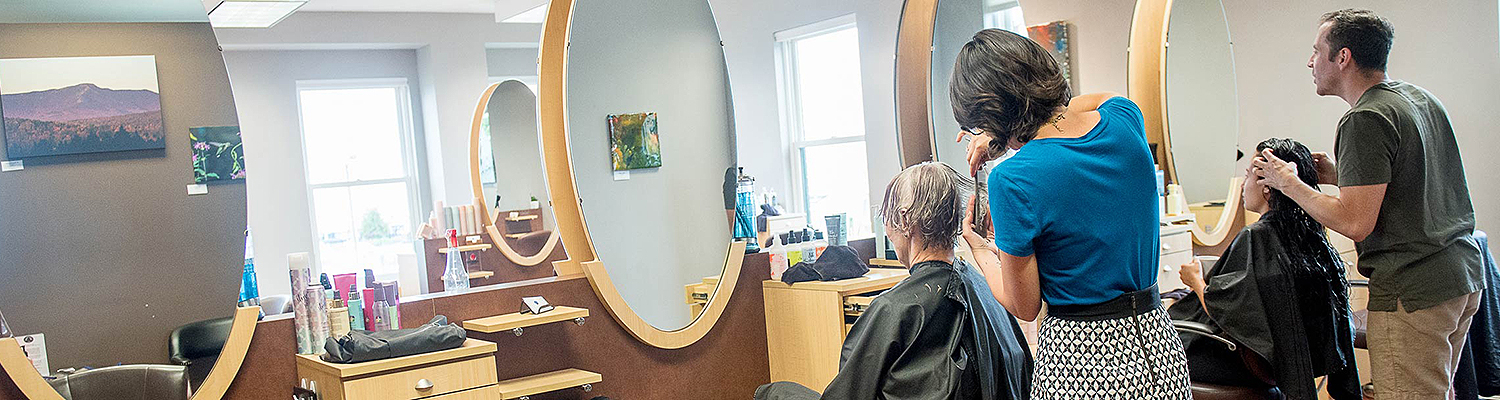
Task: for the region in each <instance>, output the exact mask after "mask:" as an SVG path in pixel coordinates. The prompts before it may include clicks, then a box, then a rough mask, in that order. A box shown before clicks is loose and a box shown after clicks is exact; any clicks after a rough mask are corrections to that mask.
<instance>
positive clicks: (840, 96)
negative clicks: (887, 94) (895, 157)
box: [776, 15, 874, 237]
mask: <svg viewBox="0 0 1500 400" xmlns="http://www.w3.org/2000/svg"><path fill="white" fill-rule="evenodd" d="M854 22H855V21H854V16H853V15H849V16H845V17H840V18H834V19H832V20H828V21H823V22H819V23H816V24H812V25H808V26H804V27H801V28H795V29H791V30H787V31H782V32H777V33H776V46H777V51H776V53H777V64H778V67H779V70H778V78H779V80H780V86H779V93H780V96H781V110H782V112H781V115H782V131H783V132H784V133H785V134H786V136H787V138H788V141H789V142H790V143H791V146H790V147H789V150H790V153H791V154H790V157H789V160H790V164H791V165H789V168H788V170H789V171H790V172H791V177H792V179H791V182H793V196H792V198H793V199H799V200H800V204H797V210H798V211H801V212H803V213H804V214H806V215H807V217H808V222H809V224H810V225H812V226H823V217H824V216H826V215H833V214H839V213H845V214H847V215H848V221H849V236H850V237H868V236H870V235H872V234H874V231H873V230H872V229H871V226H870V225H871V221H870V211H871V209H870V179H869V168H868V166H867V164H866V162H867V158H866V157H865V116H864V97H863V96H862V94H861V84H860V82H861V81H860V71H859V30H858V29H857V28H855V25H854Z"/></svg>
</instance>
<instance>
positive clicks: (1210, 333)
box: [1172, 320, 1284, 400]
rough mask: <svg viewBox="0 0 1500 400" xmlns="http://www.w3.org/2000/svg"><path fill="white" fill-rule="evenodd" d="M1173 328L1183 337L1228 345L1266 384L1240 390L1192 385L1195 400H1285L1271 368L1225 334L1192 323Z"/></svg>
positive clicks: (1208, 384)
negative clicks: (1272, 376)
mask: <svg viewBox="0 0 1500 400" xmlns="http://www.w3.org/2000/svg"><path fill="white" fill-rule="evenodd" d="M1172 328H1174V329H1176V330H1177V332H1179V333H1189V334H1194V335H1200V336H1203V337H1206V338H1209V339H1213V340H1214V341H1217V342H1219V343H1222V344H1224V347H1225V348H1227V349H1229V351H1232V352H1235V353H1238V354H1239V355H1240V356H1241V357H1242V358H1244V360H1245V366H1246V367H1248V368H1249V369H1250V371H1251V372H1252V373H1254V374H1255V378H1256V379H1258V380H1260V381H1261V382H1265V385H1264V386H1260V387H1240V386H1226V385H1216V384H1212V383H1204V382H1191V383H1190V388H1191V389H1192V392H1193V399H1194V400H1221V399H1222V400H1256V399H1282V398H1284V396H1282V394H1281V391H1280V390H1278V389H1276V380H1275V379H1273V378H1271V376H1270V372H1269V366H1268V364H1267V363H1266V362H1265V360H1264V359H1261V358H1260V356H1258V355H1256V354H1255V353H1252V352H1250V351H1247V350H1245V349H1243V348H1242V347H1241V346H1240V345H1238V344H1236V343H1235V342H1234V341H1233V340H1229V338H1226V337H1224V336H1222V335H1221V333H1222V332H1219V330H1218V329H1217V328H1215V327H1213V326H1210V325H1207V324H1201V323H1197V322H1192V321H1178V320H1173V321H1172Z"/></svg>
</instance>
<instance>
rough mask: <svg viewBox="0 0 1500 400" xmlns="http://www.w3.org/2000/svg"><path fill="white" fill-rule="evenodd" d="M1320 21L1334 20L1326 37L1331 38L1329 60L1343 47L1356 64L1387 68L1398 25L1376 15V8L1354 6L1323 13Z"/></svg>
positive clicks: (1329, 39) (1373, 67)
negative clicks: (1347, 50)
mask: <svg viewBox="0 0 1500 400" xmlns="http://www.w3.org/2000/svg"><path fill="white" fill-rule="evenodd" d="M1320 21H1322V22H1324V23H1327V22H1332V23H1333V26H1331V27H1329V28H1328V36H1327V37H1326V38H1325V40H1327V41H1328V61H1333V59H1334V57H1337V56H1338V54H1339V50H1340V49H1344V48H1347V49H1349V54H1350V55H1352V56H1353V57H1354V64H1355V65H1358V66H1359V67H1360V68H1363V69H1365V70H1370V71H1381V72H1384V71H1385V64H1386V58H1387V57H1388V56H1390V54H1391V44H1392V43H1394V42H1395V41H1396V28H1395V27H1394V26H1392V25H1391V22H1390V21H1387V20H1386V19H1385V18H1381V17H1380V16H1379V15H1375V12H1374V11H1370V10H1360V9H1354V8H1346V9H1343V10H1338V11H1333V12H1329V13H1327V14H1323V17H1322V18H1321V19H1320Z"/></svg>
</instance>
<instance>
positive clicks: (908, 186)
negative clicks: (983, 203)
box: [880, 162, 974, 248]
mask: <svg viewBox="0 0 1500 400" xmlns="http://www.w3.org/2000/svg"><path fill="white" fill-rule="evenodd" d="M973 192H974V179H973V178H970V177H968V176H966V175H963V174H960V173H958V171H956V170H954V169H953V167H951V166H949V165H948V164H944V163H938V162H924V163H921V164H917V165H913V166H911V167H907V168H906V169H905V170H902V171H901V173H899V174H896V177H895V178H894V179H891V183H889V184H887V185H886V186H885V200H884V201H883V202H881V204H880V217H881V218H882V219H883V220H885V223H886V224H887V225H890V226H891V227H893V228H896V230H899V231H901V232H904V233H907V234H915V235H916V239H917V240H919V241H921V242H922V243H924V244H926V245H927V246H931V247H936V248H951V247H953V245H954V243H956V242H957V240H958V236H959V234H960V233H962V232H963V231H962V225H963V222H964V213H965V209H966V208H967V206H968V204H969V196H970V194H971V193H973Z"/></svg>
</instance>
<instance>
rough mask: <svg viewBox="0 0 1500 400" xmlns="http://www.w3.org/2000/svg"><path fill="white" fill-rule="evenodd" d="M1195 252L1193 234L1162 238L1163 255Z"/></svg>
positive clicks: (1184, 233) (1178, 234)
mask: <svg viewBox="0 0 1500 400" xmlns="http://www.w3.org/2000/svg"><path fill="white" fill-rule="evenodd" d="M1191 250H1193V233H1192V232H1180V233H1173V234H1170V235H1165V236H1162V237H1161V254H1164V255H1165V254H1171V253H1176V252H1179V251H1191Z"/></svg>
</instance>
